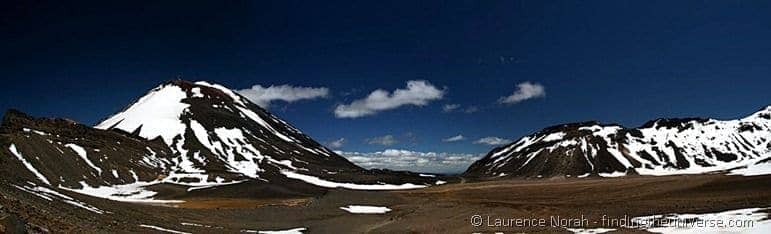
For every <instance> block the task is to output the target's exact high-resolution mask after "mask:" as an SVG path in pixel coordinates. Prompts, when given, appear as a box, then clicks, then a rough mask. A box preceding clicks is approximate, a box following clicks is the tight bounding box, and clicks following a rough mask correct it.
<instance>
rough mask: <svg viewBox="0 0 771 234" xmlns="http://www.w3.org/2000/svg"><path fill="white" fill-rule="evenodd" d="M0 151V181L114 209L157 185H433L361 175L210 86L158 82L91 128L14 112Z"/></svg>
mask: <svg viewBox="0 0 771 234" xmlns="http://www.w3.org/2000/svg"><path fill="white" fill-rule="evenodd" d="M0 146H1V147H2V149H0V156H2V157H0V175H1V176H0V177H3V180H4V181H8V182H10V183H13V185H14V186H21V187H24V186H26V187H24V188H26V189H27V190H30V191H39V190H40V191H42V190H45V191H48V190H47V189H49V188H54V189H64V190H70V191H74V192H79V193H83V194H87V195H91V196H97V197H102V198H107V199H112V200H118V201H147V200H153V199H155V198H154V197H155V195H156V194H157V192H155V191H153V189H152V187H154V186H156V185H160V184H170V185H178V186H185V187H188V192H196V190H207V189H211V188H213V187H219V186H226V185H235V184H244V186H245V187H246V188H248V189H240V191H242V192H243V191H246V190H249V191H252V192H253V193H252V195H254V194H257V195H259V196H271V195H270V194H272V193H274V192H276V191H278V193H280V194H285V195H286V194H290V195H291V194H314V193H319V192H323V189H324V188H349V189H373V190H382V189H406V188H420V187H424V186H428V185H431V184H434V183H436V178H427V177H422V176H420V175H419V174H416V173H409V172H395V171H388V170H365V169H362V168H361V167H358V166H356V165H354V164H353V163H351V162H349V161H348V160H346V159H345V158H343V157H341V156H339V155H338V154H336V153H334V152H332V151H331V150H329V149H327V148H325V147H323V146H322V145H320V144H319V143H317V142H316V141H314V140H313V139H311V138H310V137H308V136H307V135H305V134H303V133H302V132H300V131H299V130H298V129H296V128H295V127H293V126H291V125H290V124H288V123H286V122H285V121H283V120H281V119H279V118H277V117H276V116H274V115H272V114H270V113H269V112H267V111H266V110H264V109H262V108H260V107H259V106H257V105H255V104H254V103H252V102H250V101H249V100H247V99H246V98H244V97H242V96H240V95H238V94H236V93H235V92H233V91H232V90H229V89H227V88H225V87H223V86H220V85H216V84H210V83H207V82H188V81H181V80H177V81H170V82H167V83H165V84H162V85H160V86H158V87H156V88H154V89H152V90H150V91H149V92H148V93H147V94H145V95H144V96H142V97H140V98H138V99H137V100H136V101H135V102H134V103H132V104H130V105H129V106H128V107H126V108H125V109H124V110H122V111H120V112H118V113H116V114H114V115H112V116H111V117H109V118H107V119H105V120H104V121H102V122H101V123H99V124H97V125H96V126H95V127H94V128H92V127H88V126H85V125H82V124H78V123H75V122H73V121H69V120H64V119H44V118H33V117H30V116H27V115H26V114H23V113H21V112H19V111H13V110H12V111H8V112H7V113H6V114H5V116H4V118H3V123H2V127H0ZM41 186H42V187H41ZM250 189H251V190H250ZM256 190H259V191H257V192H254V191H256ZM268 190H269V191H270V192H265V191H268ZM228 196H251V195H250V194H247V193H243V194H240V195H233V194H230V195H228Z"/></svg>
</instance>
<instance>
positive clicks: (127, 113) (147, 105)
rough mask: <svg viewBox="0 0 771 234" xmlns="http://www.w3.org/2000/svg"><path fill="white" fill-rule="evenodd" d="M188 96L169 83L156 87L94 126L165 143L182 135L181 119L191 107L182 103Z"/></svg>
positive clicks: (179, 88) (183, 127) (169, 142)
mask: <svg viewBox="0 0 771 234" xmlns="http://www.w3.org/2000/svg"><path fill="white" fill-rule="evenodd" d="M187 97H188V96H187V93H186V92H185V91H184V90H182V88H181V87H180V86H177V85H174V84H172V83H167V84H163V85H161V86H158V87H156V88H154V89H152V90H150V92H148V93H147V94H145V96H143V97H141V98H139V99H138V100H137V101H136V102H135V103H134V104H132V105H131V106H129V107H128V108H126V109H125V110H124V111H122V112H120V113H117V114H115V115H113V116H111V117H110V118H108V119H106V120H104V121H102V122H101V123H99V124H97V125H96V126H95V127H96V128H98V129H113V128H114V129H121V130H123V131H126V132H129V133H134V132H135V131H138V132H136V133H137V134H138V135H139V136H141V137H143V138H147V139H153V138H156V137H161V138H163V140H164V141H165V142H166V143H167V144H171V143H172V139H173V138H174V137H175V136H177V135H180V134H181V133H184V131H185V124H184V123H182V121H181V120H180V116H181V115H182V113H183V112H184V111H185V110H186V109H187V108H188V107H189V106H190V104H187V103H184V102H182V100H184V99H185V98H187Z"/></svg>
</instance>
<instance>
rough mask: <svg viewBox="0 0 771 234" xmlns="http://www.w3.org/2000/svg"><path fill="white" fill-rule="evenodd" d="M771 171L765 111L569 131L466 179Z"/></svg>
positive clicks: (544, 134)
mask: <svg viewBox="0 0 771 234" xmlns="http://www.w3.org/2000/svg"><path fill="white" fill-rule="evenodd" d="M770 165H771V106H769V107H767V108H765V109H763V110H761V111H758V112H756V113H754V114H752V115H749V116H747V117H745V118H742V119H738V120H725V121H722V120H715V119H702V118H688V119H658V120H655V121H650V122H648V123H646V124H644V125H643V126H641V127H639V128H624V127H622V126H619V125H603V124H599V123H597V122H585V123H573V124H564V125H557V126H553V127H548V128H545V129H543V130H541V131H539V132H537V133H535V134H532V135H528V136H525V137H522V138H521V139H519V140H517V141H516V142H513V143H511V144H508V145H506V146H502V147H499V148H496V149H494V150H492V151H491V152H489V153H488V154H487V155H486V156H485V157H483V158H482V159H480V160H479V161H477V162H475V163H474V164H472V165H471V166H470V167H469V168H468V170H466V172H465V173H464V175H465V176H468V177H488V178H489V177H503V176H517V177H554V176H577V177H585V176H593V175H599V176H606V177H608V176H623V175H632V174H641V175H668V174H697V173H714V172H727V173H735V174H753V172H754V171H761V170H767V169H769V168H771V167H770Z"/></svg>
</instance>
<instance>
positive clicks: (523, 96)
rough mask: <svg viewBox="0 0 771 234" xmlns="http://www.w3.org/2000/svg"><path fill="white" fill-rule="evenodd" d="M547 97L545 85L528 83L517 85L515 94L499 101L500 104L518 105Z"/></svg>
mask: <svg viewBox="0 0 771 234" xmlns="http://www.w3.org/2000/svg"><path fill="white" fill-rule="evenodd" d="M545 96H546V89H545V88H544V87H543V85H540V84H537V83H530V81H526V82H523V83H519V84H518V85H517V90H515V91H514V93H512V94H511V95H509V96H506V97H501V98H500V99H498V102H499V103H504V104H516V103H519V102H521V101H524V100H527V99H532V98H540V97H545Z"/></svg>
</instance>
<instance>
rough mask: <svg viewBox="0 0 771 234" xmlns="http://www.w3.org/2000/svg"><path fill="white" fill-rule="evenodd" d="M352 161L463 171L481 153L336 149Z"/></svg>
mask: <svg viewBox="0 0 771 234" xmlns="http://www.w3.org/2000/svg"><path fill="white" fill-rule="evenodd" d="M335 152H336V153H337V154H340V155H342V156H343V157H345V158H347V159H348V160H350V161H351V162H353V163H355V164H356V165H359V166H361V167H364V168H368V169H371V168H388V169H392V170H409V171H416V172H430V173H456V172H462V171H464V170H465V169H466V167H468V166H469V165H471V163H473V162H475V161H476V160H479V159H480V158H481V157H482V155H481V154H463V153H446V152H417V151H410V150H401V149H387V150H384V151H378V152H370V153H359V152H343V151H335Z"/></svg>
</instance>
